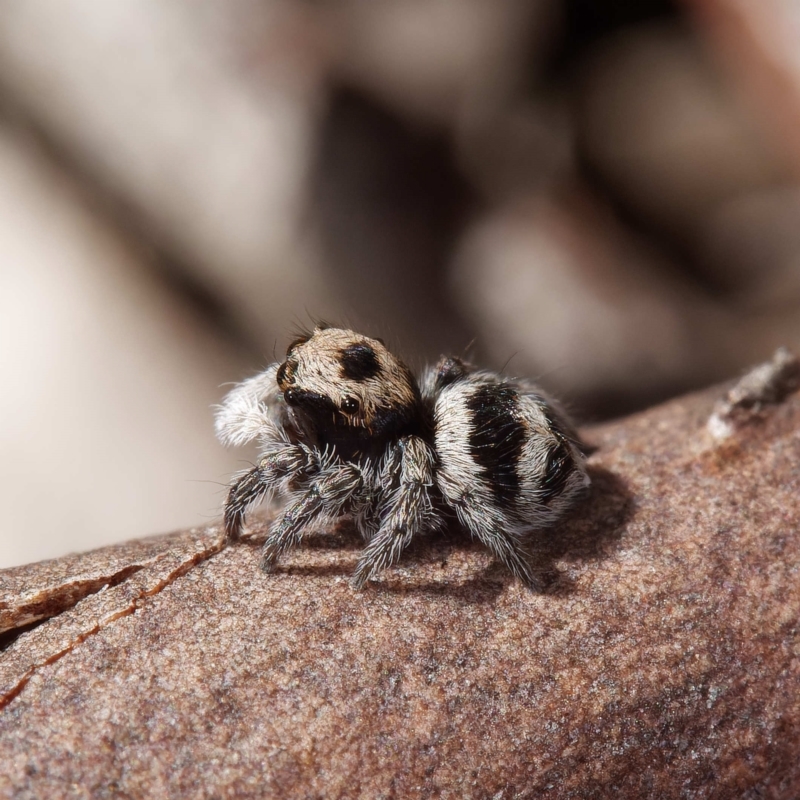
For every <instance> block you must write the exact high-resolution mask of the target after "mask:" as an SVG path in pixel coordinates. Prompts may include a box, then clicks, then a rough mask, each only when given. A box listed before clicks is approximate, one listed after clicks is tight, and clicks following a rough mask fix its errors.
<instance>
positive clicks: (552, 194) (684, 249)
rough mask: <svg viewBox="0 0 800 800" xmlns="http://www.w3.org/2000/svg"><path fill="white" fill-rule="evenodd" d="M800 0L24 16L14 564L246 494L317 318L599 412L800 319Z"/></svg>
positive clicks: (112, 8) (363, 2) (14, 149)
mask: <svg viewBox="0 0 800 800" xmlns="http://www.w3.org/2000/svg"><path fill="white" fill-rule="evenodd" d="M798 54H800V13H799V12H798V10H797V4H796V3H794V2H791V0H759V2H758V3H753V2H748V0H683V2H682V3H673V2H667V0H637V1H636V2H630V1H629V0H493V1H492V2H486V1H485V0H436V2H430V0H390V1H389V2H375V1H374V0H317V1H316V2H311V1H310V0H306V1H305V2H303V1H302V0H203V1H202V2H197V3H191V4H187V3H185V2H177V1H176V0H104V2H102V3H96V2H90V0H8V1H7V2H4V3H3V4H2V5H0V366H2V381H3V383H2V392H0V477H1V478H2V480H0V507H1V508H2V510H0V566H8V565H11V564H15V563H21V562H24V561H31V560H35V559H39V558H45V557H51V556H57V555H60V554H62V553H64V552H67V551H70V550H78V549H85V548H88V547H91V546H97V545H100V544H106V543H109V542H112V541H116V540H120V539H124V538H130V537H133V536H139V535H144V534H148V533H155V532H160V531H164V530H168V529H170V528H175V527H178V526H185V525H190V524H193V523H195V522H201V521H204V520H208V519H210V518H213V517H214V516H216V515H217V514H218V510H219V506H220V504H221V502H222V499H223V497H224V489H225V484H226V483H227V481H228V479H229V477H230V474H231V473H232V472H233V471H235V470H237V469H239V468H241V467H243V466H245V465H246V463H247V459H248V458H252V457H253V454H252V453H245V454H242V453H238V452H226V451H225V450H223V448H222V447H221V446H219V445H218V444H217V443H216V441H215V440H214V438H213V433H212V411H211V406H212V405H213V404H214V403H215V402H218V400H219V399H220V398H221V396H222V395H223V393H224V392H225V386H224V384H225V383H226V382H230V381H236V380H240V379H241V378H243V377H245V376H246V375H248V374H250V373H252V372H254V371H257V370H259V369H261V368H263V367H264V366H265V365H266V364H267V363H269V362H270V361H272V360H273V358H274V357H275V356H279V355H280V354H281V353H282V351H283V349H284V348H285V345H286V342H287V340H288V339H289V337H290V336H291V334H292V332H293V331H294V330H295V329H296V328H298V327H304V326H308V325H310V324H313V320H315V319H325V320H328V321H331V322H335V323H340V324H344V325H348V326H350V327H354V328H359V329H362V330H364V331H365V332H368V333H372V334H375V335H380V336H383V337H384V338H385V339H386V340H387V343H389V344H390V345H391V346H393V347H394V349H396V350H397V351H398V352H399V353H400V354H401V355H404V356H405V357H406V358H407V360H408V361H409V362H410V363H411V364H412V365H413V366H420V365H421V364H423V363H424V362H425V361H427V360H430V359H434V358H436V357H437V356H438V355H439V354H440V353H443V352H451V353H457V354H466V355H467V356H468V357H469V358H471V359H472V360H474V361H477V362H480V363H482V364H484V365H486V366H489V367H494V368H498V369H499V368H505V370H506V371H507V372H508V373H512V374H517V375H527V376H531V377H538V378H539V379H540V380H541V382H542V383H543V384H544V385H545V386H546V387H547V388H548V389H550V390H551V391H552V392H553V393H555V394H556V395H557V396H559V397H561V398H562V399H563V400H564V401H565V402H566V403H567V405H569V406H570V407H572V409H573V410H574V411H575V412H576V413H577V415H578V416H579V417H580V418H582V419H583V420H584V421H586V420H597V419H601V418H605V417H609V416H613V415H617V414H621V413H624V412H627V411H630V410H633V409H636V408H640V407H643V406H645V405H647V404H649V403H652V402H655V401H657V400H659V399H663V398H666V397H668V396H670V395H673V394H675V393H677V392H681V391H684V390H687V389H689V388H692V387H697V386H701V385H705V384H708V383H711V382H713V381H716V380H719V379H722V378H725V377H728V376H732V375H735V374H737V373H738V372H739V371H740V370H741V369H743V368H744V367H745V366H746V365H748V364H751V363H754V362H757V361H759V360H763V359H764V358H765V357H767V356H768V355H769V354H770V352H771V351H772V349H774V348H775V347H776V346H777V345H779V344H787V345H789V346H790V347H792V346H795V347H796V346H797V345H798V339H800V314H798V311H800V137H798V135H797V130H798V129H800V56H798Z"/></svg>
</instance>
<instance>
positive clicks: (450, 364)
mask: <svg viewBox="0 0 800 800" xmlns="http://www.w3.org/2000/svg"><path fill="white" fill-rule="evenodd" d="M468 373H469V370H468V369H467V367H466V365H465V364H464V362H463V361H462V360H461V359H460V358H444V359H442V360H441V361H440V362H439V366H438V368H437V370H436V386H437V388H439V389H443V388H444V387H445V386H449V385H450V384H451V383H456V382H457V381H461V380H463V379H464V378H466V377H467V375H468Z"/></svg>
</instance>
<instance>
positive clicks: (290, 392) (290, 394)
mask: <svg viewBox="0 0 800 800" xmlns="http://www.w3.org/2000/svg"><path fill="white" fill-rule="evenodd" d="M283 399H284V400H285V401H286V405H288V406H293V405H296V404H297V391H296V390H295V389H287V390H286V391H285V392H284V393H283Z"/></svg>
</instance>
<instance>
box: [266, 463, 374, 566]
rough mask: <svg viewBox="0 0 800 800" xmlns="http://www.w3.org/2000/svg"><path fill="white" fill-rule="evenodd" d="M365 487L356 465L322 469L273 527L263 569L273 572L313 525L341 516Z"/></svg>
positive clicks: (336, 464) (330, 466) (339, 465)
mask: <svg viewBox="0 0 800 800" xmlns="http://www.w3.org/2000/svg"><path fill="white" fill-rule="evenodd" d="M363 485H364V480H363V474H362V471H361V469H360V468H359V467H358V466H357V465H356V464H352V463H349V462H342V461H335V462H333V463H332V464H329V465H328V466H325V467H323V468H322V469H321V470H320V472H319V474H318V475H317V476H316V477H315V478H314V480H313V481H311V483H310V484H309V485H308V486H307V487H306V488H305V489H304V490H303V492H302V493H301V494H300V496H299V497H297V498H296V499H295V500H293V501H292V502H291V503H290V504H289V505H288V506H287V507H286V508H285V509H284V511H283V514H282V515H281V516H280V517H279V518H278V519H277V520H276V521H275V522H274V523H273V524H272V526H271V528H270V532H269V535H268V536H267V541H266V542H265V543H264V549H263V550H262V556H261V568H262V569H263V570H264V571H265V572H270V571H271V570H272V568H273V566H274V565H275V562H276V561H277V559H278V557H279V556H280V555H281V553H283V552H284V551H285V550H288V549H289V548H290V547H296V546H297V545H298V544H299V543H300V540H301V539H302V537H303V533H304V531H305V529H306V528H307V527H308V526H309V525H311V524H312V523H314V522H317V521H320V520H323V519H335V518H336V517H339V516H341V515H342V514H343V513H344V512H345V510H346V508H347V507H348V505H349V504H351V502H352V501H353V500H355V499H356V498H357V496H358V494H359V492H360V491H361V490H362V488H363Z"/></svg>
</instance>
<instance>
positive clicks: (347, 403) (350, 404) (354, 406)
mask: <svg viewBox="0 0 800 800" xmlns="http://www.w3.org/2000/svg"><path fill="white" fill-rule="evenodd" d="M360 407H361V404H360V403H359V402H358V400H356V398H355V397H345V399H344V401H343V402H342V411H344V412H345V413H346V414H356V413H358V409H359V408H360Z"/></svg>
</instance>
